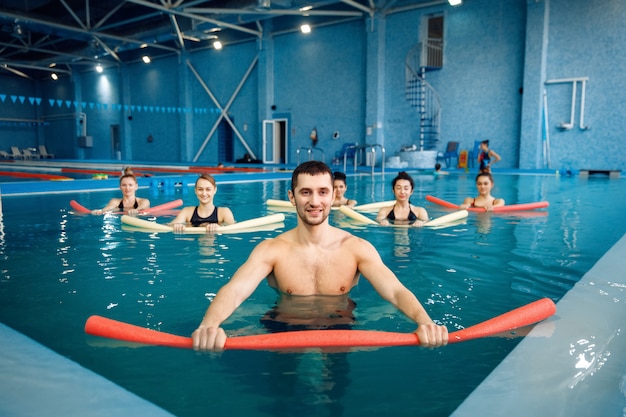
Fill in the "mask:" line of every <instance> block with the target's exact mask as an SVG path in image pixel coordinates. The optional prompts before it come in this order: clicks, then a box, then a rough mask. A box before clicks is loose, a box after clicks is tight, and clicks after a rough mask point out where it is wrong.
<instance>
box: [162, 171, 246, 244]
mask: <svg viewBox="0 0 626 417" xmlns="http://www.w3.org/2000/svg"><path fill="white" fill-rule="evenodd" d="M195 191H196V197H198V202H199V203H200V204H199V205H197V206H195V207H185V208H183V209H182V210H181V211H180V213H179V214H178V216H176V218H175V219H174V220H173V221H172V222H171V223H170V225H171V226H172V227H173V228H174V231H175V232H182V231H184V230H185V226H187V225H191V226H193V227H206V229H207V231H208V232H215V231H216V230H217V228H218V226H220V225H228V224H233V223H235V217H234V216H233V212H232V211H230V209H229V208H228V207H216V206H215V204H214V203H213V198H214V197H215V194H216V193H217V185H216V184H215V178H213V176H211V175H209V174H202V175H200V177H198V179H197V180H196V187H195Z"/></svg>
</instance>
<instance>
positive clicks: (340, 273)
mask: <svg viewBox="0 0 626 417" xmlns="http://www.w3.org/2000/svg"><path fill="white" fill-rule="evenodd" d="M289 200H290V201H291V203H292V204H293V205H294V206H295V207H296V211H297V214H298V225H297V226H296V227H295V228H294V229H291V230H289V231H287V232H285V233H282V234H281V235H279V236H277V237H276V238H275V239H271V240H265V241H263V242H261V243H260V244H258V245H257V246H256V247H255V249H254V250H253V251H252V253H251V254H250V256H249V258H248V260H247V261H246V262H245V263H244V264H243V265H242V266H241V267H240V268H239V269H238V270H237V272H235V274H234V275H233V276H232V278H231V279H230V281H229V282H228V283H227V284H226V285H224V286H223V287H222V288H221V289H220V290H219V292H218V293H217V295H216V296H215V298H214V299H213V302H212V303H211V305H210V306H209V308H208V310H207V311H206V313H205V315H204V318H203V320H202V322H201V323H200V325H199V326H198V328H197V329H196V330H195V331H194V332H193V334H192V339H193V347H194V349H196V350H211V351H221V350H222V349H223V348H224V344H225V342H226V333H225V332H224V330H223V329H222V328H221V327H220V326H221V324H222V323H223V322H224V321H225V320H226V319H227V318H228V317H229V316H230V315H231V314H232V313H233V312H234V311H235V309H237V307H238V306H239V305H240V304H241V303H243V302H244V301H245V300H246V299H247V298H248V297H249V296H250V295H251V294H252V293H253V292H254V291H255V289H256V288H257V286H258V285H259V284H260V283H261V281H263V280H264V279H266V278H267V280H268V283H269V285H270V286H272V287H274V288H276V289H277V290H278V291H279V292H281V293H283V294H288V295H290V296H292V297H296V296H337V297H342V296H343V297H345V295H346V294H347V293H348V292H349V291H350V290H351V289H352V287H354V286H355V285H356V284H357V282H358V279H359V276H360V275H361V274H362V275H363V276H364V277H365V278H366V279H367V280H368V281H369V282H370V284H371V285H372V286H373V287H374V289H376V291H377V292H378V293H379V294H380V295H381V296H382V297H383V298H384V299H386V300H388V301H389V302H391V303H392V304H393V305H394V306H396V307H397V308H398V309H399V310H400V311H402V312H403V313H404V314H405V315H406V316H407V317H409V318H410V319H411V320H413V321H414V322H415V323H417V324H418V328H417V330H416V333H417V335H418V337H419V340H420V342H421V345H422V346H424V347H437V346H442V345H445V344H446V343H447V341H448V330H447V328H446V327H445V326H439V325H437V324H435V323H434V322H433V321H432V320H431V318H430V317H429V316H428V313H427V312H426V310H425V309H424V307H422V305H421V304H420V302H419V301H418V300H417V298H416V297H415V295H414V294H413V293H412V292H411V291H409V290H408V289H407V288H406V287H405V286H404V285H402V283H401V282H400V281H399V280H398V278H397V277H396V276H395V274H394V273H393V272H392V271H391V270H390V269H389V268H388V267H387V266H386V265H385V264H384V263H383V262H382V259H381V258H380V255H379V254H378V252H377V251H376V249H375V248H374V246H373V245H372V244H370V243H369V242H367V241H366V240H364V239H361V238H358V237H356V236H353V235H352V234H350V233H348V232H346V231H344V230H342V229H338V228H336V227H333V226H331V225H330V224H329V223H328V215H329V213H330V210H331V205H332V202H333V175H332V171H331V170H330V168H329V167H328V166H327V165H326V164H324V163H322V162H318V161H309V162H305V163H303V164H301V165H300V166H298V167H297V168H296V170H295V171H294V172H293V174H292V179H291V190H290V191H289Z"/></svg>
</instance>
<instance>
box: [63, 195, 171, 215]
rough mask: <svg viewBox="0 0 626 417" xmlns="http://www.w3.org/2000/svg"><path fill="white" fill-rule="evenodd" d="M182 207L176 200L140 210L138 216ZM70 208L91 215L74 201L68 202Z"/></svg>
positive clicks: (85, 208) (89, 211)
mask: <svg viewBox="0 0 626 417" xmlns="http://www.w3.org/2000/svg"><path fill="white" fill-rule="evenodd" d="M182 205H183V200H181V199H178V200H174V201H170V202H168V203H164V204H160V205H158V206H154V207H149V208H147V209H144V210H141V211H140V212H139V214H150V213H155V212H159V211H165V210H169V209H173V208H176V207H180V206H182ZM70 206H72V208H73V209H74V210H76V211H77V212H79V213H85V214H91V210H89V209H88V208H87V207H85V206H83V205H81V204H80V203H79V202H78V201H76V200H72V201H70ZM111 214H124V212H122V211H116V212H112V213H111Z"/></svg>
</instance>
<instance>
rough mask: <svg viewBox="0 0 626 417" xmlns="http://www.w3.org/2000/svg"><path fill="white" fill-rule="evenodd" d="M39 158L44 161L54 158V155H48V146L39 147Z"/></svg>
mask: <svg viewBox="0 0 626 417" xmlns="http://www.w3.org/2000/svg"><path fill="white" fill-rule="evenodd" d="M39 157H40V158H42V159H46V158H54V154H53V153H48V149H46V145H39Z"/></svg>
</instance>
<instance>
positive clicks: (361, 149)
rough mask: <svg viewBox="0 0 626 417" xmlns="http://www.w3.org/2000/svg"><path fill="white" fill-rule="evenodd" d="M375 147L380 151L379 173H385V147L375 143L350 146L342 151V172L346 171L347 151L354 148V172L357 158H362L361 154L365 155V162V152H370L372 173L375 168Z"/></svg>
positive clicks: (357, 162) (357, 161)
mask: <svg viewBox="0 0 626 417" xmlns="http://www.w3.org/2000/svg"><path fill="white" fill-rule="evenodd" d="M376 148H380V153H381V155H382V158H381V173H382V175H383V176H384V175H385V148H384V147H383V146H382V145H380V144H378V143H375V144H373V145H361V146H350V147H348V148H347V149H346V150H345V151H344V153H343V172H346V169H347V165H348V153H349V152H350V150H354V158H352V159H353V161H354V172H356V170H357V165H358V164H359V159H360V158H362V155H365V161H366V162H367V154H368V153H370V154H371V155H372V156H371V162H372V175H374V172H375V169H376Z"/></svg>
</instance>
